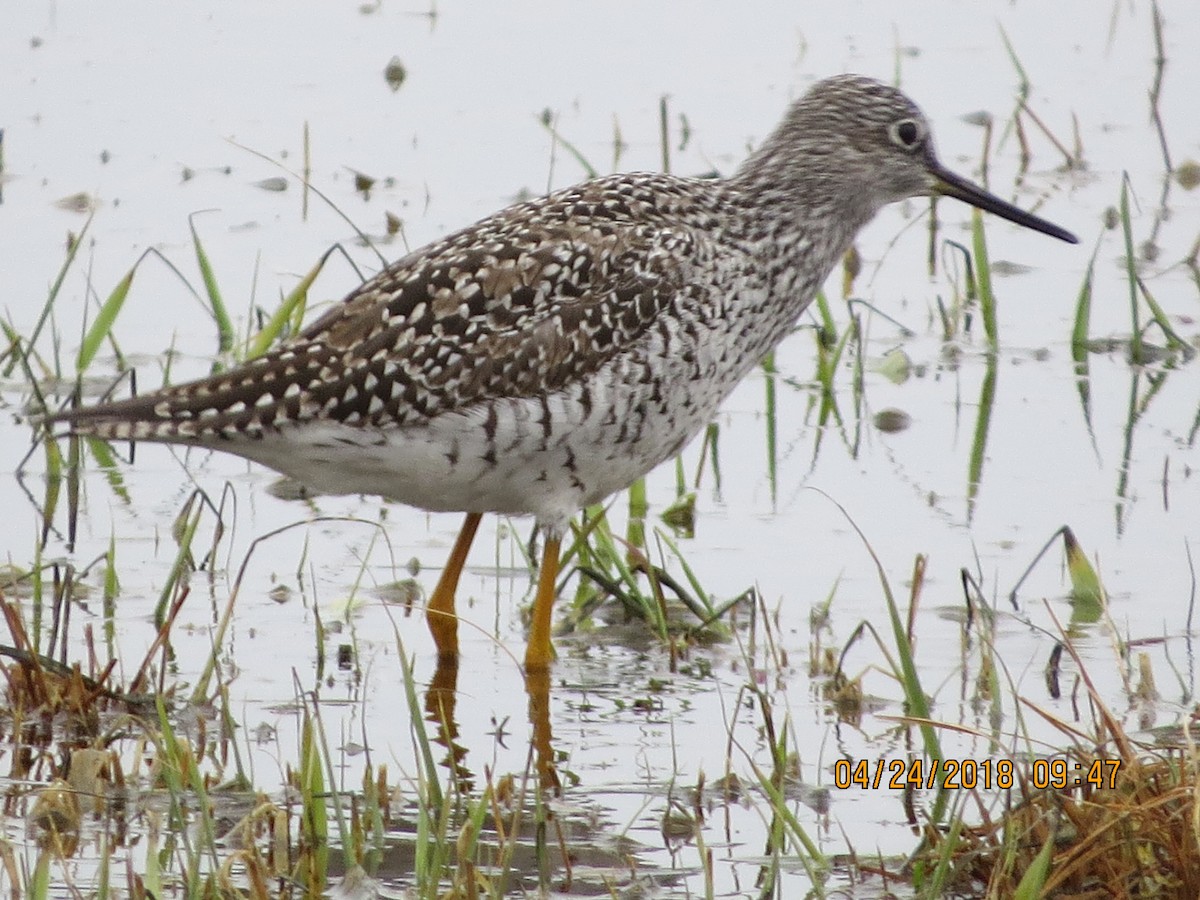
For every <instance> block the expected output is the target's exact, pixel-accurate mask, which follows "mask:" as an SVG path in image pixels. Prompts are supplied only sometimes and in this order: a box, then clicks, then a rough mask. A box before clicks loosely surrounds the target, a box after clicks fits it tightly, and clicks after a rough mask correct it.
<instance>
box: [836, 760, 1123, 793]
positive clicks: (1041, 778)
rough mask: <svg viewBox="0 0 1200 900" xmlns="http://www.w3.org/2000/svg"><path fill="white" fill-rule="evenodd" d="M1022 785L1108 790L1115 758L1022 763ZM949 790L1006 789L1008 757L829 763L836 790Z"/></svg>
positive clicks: (1010, 782) (1011, 772) (1010, 777)
mask: <svg viewBox="0 0 1200 900" xmlns="http://www.w3.org/2000/svg"><path fill="white" fill-rule="evenodd" d="M1025 766H1026V767H1027V769H1026V784H1028V785H1029V786H1032V787H1033V788H1035V789H1036V790H1045V789H1047V788H1051V789H1054V790H1066V789H1069V788H1084V787H1088V788H1097V789H1099V788H1111V787H1113V786H1114V785H1115V784H1116V780H1117V770H1118V769H1120V768H1121V760H1119V759H1093V760H1090V761H1088V762H1080V761H1078V760H1073V759H1068V758H1065V757H1061V756H1053V757H1049V758H1046V759H1034V760H1030V761H1028V762H1026V763H1025ZM943 780H944V782H945V783H944V785H943V786H944V787H946V788H949V789H951V790H956V789H959V788H962V789H965V790H968V791H970V790H975V789H976V788H978V789H981V790H985V791H988V790H993V789H999V790H1007V789H1008V788H1011V787H1013V786H1014V785H1015V784H1016V780H1017V779H1016V765H1015V764H1014V762H1013V761H1012V760H1011V759H1005V758H999V759H978V760H976V759H882V758H880V759H860V760H857V761H851V760H848V759H839V760H837V761H835V762H834V764H833V784H834V787H837V788H840V789H846V788H852V787H857V788H864V789H869V790H877V789H880V788H883V789H885V790H892V791H899V790H904V789H906V788H926V789H932V788H935V787H937V786H938V785H939V784H942V782H943Z"/></svg>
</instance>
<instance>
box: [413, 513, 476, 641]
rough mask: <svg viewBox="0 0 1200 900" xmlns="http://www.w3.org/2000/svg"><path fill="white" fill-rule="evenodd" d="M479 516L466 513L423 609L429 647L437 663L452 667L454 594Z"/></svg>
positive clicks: (455, 636)
mask: <svg viewBox="0 0 1200 900" xmlns="http://www.w3.org/2000/svg"><path fill="white" fill-rule="evenodd" d="M482 517H483V514H482V513H467V518H466V519H465V520H464V521H463V526H462V530H461V531H459V533H458V539H457V540H456V541H455V542H454V549H453V550H451V551H450V559H448V560H447V561H446V568H444V569H442V577H441V578H439V579H438V583H437V587H435V588H434V589H433V596H432V597H430V598H429V604H428V605H427V606H426V607H425V621H427V622H428V623H429V633H430V634H432V635H433V643H434V644H435V645H436V646H437V650H438V663H439V665H441V664H454V663H457V662H458V615H457V614H456V613H455V612H454V594H455V592H456V591H457V590H458V576H459V575H461V574H462V570H463V566H464V565H465V564H466V562H467V553H468V552H470V550H471V541H473V540H474V539H475V530H476V529H477V528H479V520H480V519H481V518H482Z"/></svg>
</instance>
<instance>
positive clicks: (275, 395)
mask: <svg viewBox="0 0 1200 900" xmlns="http://www.w3.org/2000/svg"><path fill="white" fill-rule="evenodd" d="M933 194H943V195H948V196H951V197H956V198H958V199H959V200H963V201H965V202H967V203H970V204H972V205H974V206H977V207H979V208H981V209H984V210H987V211H989V212H993V213H996V214H997V215H999V216H1002V217H1004V218H1006V219H1009V220H1010V221H1012V222H1015V223H1017V224H1019V225H1023V226H1025V227H1028V228H1032V229H1035V230H1037V231H1040V232H1043V233H1045V234H1048V235H1051V236H1053V237H1056V238H1059V239H1061V240H1064V241H1070V242H1072V243H1075V242H1076V238H1075V237H1074V236H1073V235H1072V234H1070V233H1069V232H1067V231H1064V230H1063V229H1061V228H1059V227H1057V226H1056V225H1053V224H1051V223H1049V222H1047V221H1044V220H1043V219H1040V218H1038V217H1036V216H1033V215H1031V214H1029V213H1026V212H1023V211H1022V210H1020V209H1018V208H1017V207H1015V206H1013V205H1011V204H1009V203H1007V202H1005V201H1003V200H1001V199H1000V198H998V197H996V196H993V195H992V194H989V193H987V192H986V191H984V190H983V189H981V188H979V187H977V186H975V185H973V184H972V183H970V182H969V181H966V180H964V179H962V178H960V177H959V176H957V175H955V174H953V173H951V172H949V171H947V170H946V169H944V168H943V167H942V165H941V164H940V163H939V162H938V160H937V157H936V156H935V155H934V150H933V142H932V140H931V138H930V133H929V124H928V122H927V121H926V119H925V116H924V115H922V113H921V111H920V110H919V109H918V108H917V107H916V105H915V104H914V103H913V102H912V101H911V100H909V99H908V98H907V97H906V96H905V95H904V94H902V93H901V92H900V91H898V90H896V89H895V88H892V87H889V86H887V85H885V84H881V83H879V82H877V81H873V80H871V79H869V78H864V77H861V76H857V75H843V76H838V77H835V78H829V79H827V80H825V81H821V82H819V83H818V84H816V85H815V86H814V87H813V88H812V89H811V90H810V91H809V92H808V93H807V94H806V95H805V96H804V97H802V98H801V99H800V100H798V101H796V102H795V103H794V104H793V105H792V106H791V108H790V109H789V110H788V111H787V113H786V115H785V116H784V118H783V121H782V122H781V123H780V125H779V126H778V127H777V128H776V129H775V131H774V132H773V133H772V134H771V135H770V136H769V137H768V138H767V139H766V140H765V141H764V142H763V144H762V146H761V147H759V148H758V149H757V150H756V151H755V152H754V153H753V154H751V156H750V158H749V159H747V160H746V162H745V163H744V164H743V165H742V166H741V168H740V169H738V171H737V172H736V173H735V174H734V175H732V176H731V177H729V178H725V179H700V178H677V177H675V176H672V175H660V174H652V173H632V174H622V175H610V176H607V177H604V178H597V179H594V180H592V181H587V182H584V183H583V184H580V185H578V186H576V187H572V188H567V189H566V190H561V191H558V192H556V193H553V194H550V195H548V196H546V197H541V198H539V199H536V200H530V201H528V202H524V203H518V204H516V205H514V206H510V207H508V208H507V209H504V210H501V211H500V212H498V213H496V214H495V215H492V216H489V217H488V218H486V219H483V220H482V221H480V222H477V223H476V224H474V225H471V226H469V227H467V228H464V229H462V230H461V231H457V232H455V233H453V234H451V235H450V236H448V237H446V238H443V239H442V240H440V241H436V242H435V243H432V244H430V245H428V246H426V247H423V248H421V249H420V250H416V251H414V252H412V253H409V254H408V255H407V256H405V257H403V258H402V259H400V260H398V261H397V262H395V263H393V264H392V265H390V266H388V267H387V268H386V269H384V270H383V271H382V272H380V273H379V274H378V275H376V276H375V277H374V278H372V279H371V280H370V281H368V282H366V283H365V284H363V285H362V286H361V287H358V288H356V289H355V290H354V291H352V292H351V293H350V295H349V296H348V297H346V299H345V300H344V301H342V302H341V303H339V304H338V305H337V306H335V307H334V308H332V309H330V310H329V311H328V312H326V313H325V314H324V315H323V316H321V317H320V318H319V319H317V320H316V321H315V322H313V324H312V325H310V326H309V327H308V328H306V329H305V330H304V331H303V332H301V333H300V334H299V335H298V336H297V337H296V338H295V339H293V340H291V341H289V342H287V343H286V344H284V345H282V346H280V347H278V348H276V349H275V350H272V351H271V352H269V353H267V354H266V355H264V356H261V357H259V358H257V359H253V360H251V361H249V362H247V363H245V364H244V365H241V366H238V367H237V368H235V369H232V370H230V371H227V372H224V373H222V374H219V375H214V376H212V377H210V378H205V379H202V380H200V381H193V382H189V383H187V384H181V385H177V386H174V387H167V388H163V389H162V390H159V391H155V392H154V393H151V394H146V395H144V396H140V397H134V398H132V399H128V400H120V401H116V402H112V403H105V404H102V405H98V406H93V407H91V408H86V409H75V410H70V411H66V412H62V413H59V414H56V415H53V416H51V417H49V419H50V421H52V422H54V421H56V422H64V423H66V424H67V425H68V426H69V427H70V429H71V431H72V432H73V433H75V434H81V435H92V436H96V437H100V438H105V439H112V440H135V441H159V442H164V443H175V444H192V445H203V446H206V447H212V448H215V449H219V450H224V451H227V452H229V453H235V454H237V455H239V456H243V457H246V458H248V459H251V460H254V461H256V462H259V463H262V464H263V465H266V466H269V467H270V468H272V469H276V470H278V471H280V472H284V473H286V474H288V475H291V476H292V477H294V478H296V479H298V480H300V481H302V482H305V483H307V484H309V485H311V486H313V487H315V488H318V489H320V490H323V491H329V492H336V493H343V494H345V493H364V494H379V495H382V496H383V497H386V498H389V499H392V500H397V501H400V502H402V503H407V504H411V505H413V506H418V507H422V508H424V509H428V510H456V511H461V512H465V513H466V514H467V517H466V522H465V523H464V525H463V528H462V531H461V533H460V535H459V537H458V540H457V541H456V542H455V545H454V549H453V551H452V553H451V555H450V560H449V562H448V564H447V565H446V568H445V570H444V571H443V573H442V576H441V578H440V580H439V582H438V584H437V587H436V588H435V590H434V592H433V595H432V597H431V598H430V602H429V604H428V620H429V625H430V629H431V631H432V632H433V636H434V639H435V642H436V644H437V647H438V649H439V652H440V654H441V656H442V659H443V661H445V660H452V659H453V658H454V657H455V656H456V654H457V652H458V643H457V620H456V618H455V612H454V594H455V590H456V588H457V584H458V578H459V573H460V572H461V571H462V568H463V563H464V561H465V560H466V557H467V553H468V550H469V549H470V545H471V540H472V538H473V536H474V534H475V530H476V527H477V526H478V524H479V518H480V516H481V514H483V513H485V512H497V513H505V514H509V515H532V516H534V517H535V519H536V520H537V523H538V525H539V526H540V527H541V531H542V534H543V535H544V536H545V544H544V549H543V552H542V562H541V570H540V572H539V577H538V587H537V594H536V598H535V601H534V611H533V624H532V629H531V633H530V637H529V644H528V648H527V651H526V656H525V665H526V669H527V670H529V671H544V670H545V669H546V668H547V667H548V666H549V664H550V661H551V659H552V653H553V651H552V649H551V645H550V621H551V618H550V617H551V609H552V605H553V600H554V585H555V578H556V575H557V571H558V559H559V550H560V547H559V541H560V538H561V537H562V535H563V534H564V532H565V530H566V529H567V526H568V523H569V520H570V517H571V516H572V515H573V514H574V513H575V512H576V511H577V510H578V509H580V508H581V507H583V506H586V505H588V504H591V503H596V502H598V501H600V500H602V499H604V498H605V497H607V496H608V495H610V494H612V493H614V492H616V491H619V490H621V489H623V488H625V487H626V486H628V485H629V484H630V483H631V482H633V481H634V480H635V479H637V478H638V477H639V476H641V475H642V474H644V473H645V472H647V471H648V470H650V469H651V468H653V467H654V466H655V465H657V464H658V463H660V462H662V461H663V460H665V459H668V458H669V457H671V456H673V455H674V454H676V453H678V452H679V450H680V449H681V448H682V447H683V446H684V445H685V444H686V443H687V442H688V441H689V440H691V438H692V437H693V436H694V435H695V434H696V433H697V432H698V431H699V430H700V429H701V428H702V427H704V425H705V424H706V423H707V422H708V421H709V420H710V419H711V418H712V416H713V414H714V413H715V412H716V410H717V407H718V405H719V404H720V403H721V401H722V399H723V398H724V397H725V396H726V395H727V394H728V393H729V392H730V391H731V390H732V389H733V387H734V386H735V385H736V384H737V383H738V382H739V381H740V380H741V379H742V377H743V376H744V375H745V374H746V373H747V372H748V371H749V370H750V369H751V368H752V367H753V366H754V365H755V364H756V363H757V362H758V361H759V360H761V359H762V357H763V355H764V354H765V353H767V351H769V350H770V349H771V348H773V347H774V346H775V345H776V344H778V343H779V341H780V340H781V339H782V338H783V337H784V335H786V334H787V333H788V331H789V330H790V329H791V328H792V327H793V325H794V323H795V321H796V319H797V317H798V316H799V315H800V313H801V312H803V310H804V308H805V307H806V306H808V304H809V302H810V301H811V300H812V297H813V294H814V293H815V292H816V290H817V289H818V288H819V287H820V285H821V283H822V282H823V281H824V280H825V278H826V276H827V275H828V274H829V272H830V270H831V269H832V268H833V266H834V265H835V264H836V262H837V260H838V259H840V258H841V257H842V255H843V254H844V253H845V251H846V250H847V248H848V247H849V246H850V244H851V242H852V241H853V239H854V236H855V234H856V233H857V232H858V230H859V229H860V228H861V227H862V226H863V225H865V224H866V223H867V222H868V221H869V220H870V219H871V218H872V217H873V216H874V215H875V213H876V212H878V211H879V209H880V208H882V207H883V206H885V205H886V204H888V203H891V202H893V201H895V200H901V199H903V198H905V197H913V196H925V195H933Z"/></svg>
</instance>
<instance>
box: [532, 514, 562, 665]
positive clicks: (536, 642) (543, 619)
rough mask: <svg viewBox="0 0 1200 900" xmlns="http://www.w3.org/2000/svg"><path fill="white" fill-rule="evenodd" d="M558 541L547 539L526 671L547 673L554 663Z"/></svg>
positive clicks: (539, 576)
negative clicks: (552, 624)
mask: <svg viewBox="0 0 1200 900" xmlns="http://www.w3.org/2000/svg"><path fill="white" fill-rule="evenodd" d="M558 552H559V539H558V537H557V536H555V537H548V538H546V547H545V549H544V550H543V551H542V566H541V569H540V570H539V571H538V586H537V595H536V596H535V597H534V598H533V624H532V626H531V627H530V629H529V646H527V647H526V648H525V671H526V672H545V671H547V670H548V669H549V668H550V663H552V662H553V661H554V648H553V647H551V646H550V614H551V613H552V612H554V584H555V582H556V581H557V580H558Z"/></svg>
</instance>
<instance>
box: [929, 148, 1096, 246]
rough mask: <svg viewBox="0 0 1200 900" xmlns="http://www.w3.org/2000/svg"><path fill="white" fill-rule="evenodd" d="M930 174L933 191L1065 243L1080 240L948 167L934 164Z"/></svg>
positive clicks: (1075, 242)
mask: <svg viewBox="0 0 1200 900" xmlns="http://www.w3.org/2000/svg"><path fill="white" fill-rule="evenodd" d="M931 174H932V175H933V177H934V185H933V190H934V192H935V193H938V194H942V195H943V196H946V197H953V198H954V199H956V200H961V201H963V203H970V204H971V205H972V206H977V207H979V208H980V209H982V210H984V211H985V212H990V213H995V214H996V215H998V216H1000V217H1001V218H1005V219H1008V221H1010V222H1015V223H1017V224H1018V225H1023V226H1024V227H1026V228H1032V229H1033V230H1034V231H1040V232H1041V233H1042V234H1048V235H1050V237H1056V238H1058V239H1059V240H1060V241H1066V242H1067V243H1068V244H1078V243H1079V238H1077V237H1075V235H1073V234H1071V232H1069V231H1067V230H1066V229H1065V228H1059V227H1058V226H1057V225H1055V224H1054V223H1053V222H1047V221H1046V220H1045V219H1039V218H1038V217H1037V216H1035V215H1032V214H1030V213H1027V212H1025V210H1023V209H1019V208H1017V207H1015V206H1013V205H1012V204H1011V203H1008V202H1007V201H1004V200H1001V199H1000V198H999V197H997V196H996V195H995V194H989V193H988V192H987V191H985V190H984V189H983V188H981V187H979V186H978V185H976V184H972V183H971V182H969V181H967V179H965V178H963V177H961V176H959V175H955V174H954V173H953V172H951V171H950V170H949V169H943V168H942V167H941V166H937V167H936V168H934V169H933V170H932V172H931Z"/></svg>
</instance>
